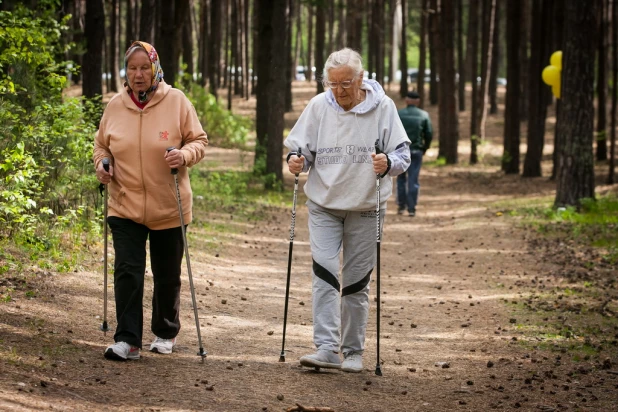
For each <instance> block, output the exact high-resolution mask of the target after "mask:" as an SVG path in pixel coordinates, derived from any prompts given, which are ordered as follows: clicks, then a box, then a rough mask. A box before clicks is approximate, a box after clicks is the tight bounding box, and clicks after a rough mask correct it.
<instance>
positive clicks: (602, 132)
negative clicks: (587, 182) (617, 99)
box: [595, 0, 607, 161]
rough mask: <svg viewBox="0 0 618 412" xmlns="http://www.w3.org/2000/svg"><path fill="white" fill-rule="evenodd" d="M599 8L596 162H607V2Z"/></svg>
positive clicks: (603, 2)
mask: <svg viewBox="0 0 618 412" xmlns="http://www.w3.org/2000/svg"><path fill="white" fill-rule="evenodd" d="M600 1H601V4H600V6H599V8H598V10H599V16H598V25H599V26H598V27H599V35H598V42H597V50H598V53H597V58H598V61H597V128H596V139H595V140H596V142H597V151H596V160H598V161H605V160H607V46H606V44H607V35H606V32H607V18H606V15H605V9H606V7H605V0H600Z"/></svg>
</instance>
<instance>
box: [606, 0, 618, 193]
mask: <svg viewBox="0 0 618 412" xmlns="http://www.w3.org/2000/svg"><path fill="white" fill-rule="evenodd" d="M611 13H612V107H611V126H610V127H611V137H610V145H609V173H608V174H607V184H609V185H613V184H614V183H615V167H616V114H617V110H616V109H617V106H618V104H617V103H618V1H616V0H613V2H612V11H611Z"/></svg>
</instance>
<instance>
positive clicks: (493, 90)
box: [489, 1, 501, 114]
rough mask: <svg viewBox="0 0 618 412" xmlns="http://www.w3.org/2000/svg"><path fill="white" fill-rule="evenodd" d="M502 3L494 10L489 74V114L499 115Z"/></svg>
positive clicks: (497, 4)
mask: <svg viewBox="0 0 618 412" xmlns="http://www.w3.org/2000/svg"><path fill="white" fill-rule="evenodd" d="M500 10H501V9H500V1H496V9H495V10H494V30H493V41H492V52H491V69H490V74H489V114H497V113H498V71H499V70H500V15H501V11H500Z"/></svg>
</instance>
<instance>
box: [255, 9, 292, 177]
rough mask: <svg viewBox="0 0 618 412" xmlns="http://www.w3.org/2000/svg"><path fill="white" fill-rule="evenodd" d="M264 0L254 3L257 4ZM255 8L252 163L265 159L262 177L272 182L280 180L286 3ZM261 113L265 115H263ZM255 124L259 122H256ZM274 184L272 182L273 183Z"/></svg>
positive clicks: (281, 175)
mask: <svg viewBox="0 0 618 412" xmlns="http://www.w3.org/2000/svg"><path fill="white" fill-rule="evenodd" d="M262 1H264V0H258V3H261V2H262ZM267 3H269V4H268V7H267V6H266V5H262V4H260V7H258V26H259V28H258V30H259V45H260V51H259V54H258V79H260V80H259V81H260V83H259V85H258V96H257V105H256V107H257V116H256V129H257V134H258V141H259V142H260V145H259V147H256V164H259V159H260V157H259V156H258V149H260V150H262V151H263V150H264V149H266V151H265V152H262V153H259V154H260V155H261V156H262V158H263V159H265V160H266V169H265V171H264V172H265V173H266V174H272V175H273V176H274V177H275V180H276V182H279V183H280V182H281V181H282V180H283V173H282V161H281V160H282V159H281V158H282V155H283V112H284V100H285V96H284V93H285V76H282V75H281V73H283V71H284V70H286V69H287V60H286V59H281V58H280V56H282V55H285V52H286V51H285V50H284V49H285V36H282V35H281V34H282V33H285V27H286V24H287V22H286V20H287V15H286V3H287V1H286V0H272V1H269V2H267ZM264 112H265V113H264ZM257 122H259V123H257ZM273 183H274V182H273Z"/></svg>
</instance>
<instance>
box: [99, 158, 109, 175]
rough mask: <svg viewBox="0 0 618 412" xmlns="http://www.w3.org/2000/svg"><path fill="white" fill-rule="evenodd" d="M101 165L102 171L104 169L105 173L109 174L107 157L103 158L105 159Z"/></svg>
mask: <svg viewBox="0 0 618 412" xmlns="http://www.w3.org/2000/svg"><path fill="white" fill-rule="evenodd" d="M101 163H103V169H105V171H106V172H107V173H109V159H108V158H107V157H105V158H103V160H102V161H101Z"/></svg>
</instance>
